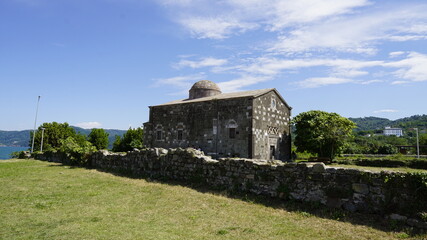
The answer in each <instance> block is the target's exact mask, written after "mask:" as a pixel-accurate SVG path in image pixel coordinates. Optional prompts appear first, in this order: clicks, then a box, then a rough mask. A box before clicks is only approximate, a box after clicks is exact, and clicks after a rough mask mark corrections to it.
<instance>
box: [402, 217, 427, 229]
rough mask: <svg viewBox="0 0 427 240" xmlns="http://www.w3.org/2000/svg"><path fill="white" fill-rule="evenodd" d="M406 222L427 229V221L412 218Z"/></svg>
mask: <svg viewBox="0 0 427 240" xmlns="http://www.w3.org/2000/svg"><path fill="white" fill-rule="evenodd" d="M406 224H408V225H409V226H412V227H416V228H421V229H427V223H426V222H422V221H418V220H416V219H413V218H410V219H408V221H406Z"/></svg>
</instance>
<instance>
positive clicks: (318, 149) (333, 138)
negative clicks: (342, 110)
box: [293, 110, 356, 159]
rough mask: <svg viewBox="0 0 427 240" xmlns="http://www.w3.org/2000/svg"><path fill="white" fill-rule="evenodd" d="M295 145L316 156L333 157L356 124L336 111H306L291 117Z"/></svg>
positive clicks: (350, 135) (300, 150)
mask: <svg viewBox="0 0 427 240" xmlns="http://www.w3.org/2000/svg"><path fill="white" fill-rule="evenodd" d="M293 123H294V124H295V128H296V130H295V134H296V137H295V146H296V147H297V150H298V151H299V152H304V151H307V152H310V153H313V154H317V156H318V157H326V158H330V159H333V158H334V157H335V156H336V155H337V154H338V153H339V152H340V150H341V148H342V147H343V146H344V144H345V143H346V140H347V139H348V138H350V137H352V129H353V128H355V127H356V124H355V123H353V122H352V121H350V120H349V119H347V118H344V117H341V116H340V115H338V114H337V113H328V112H324V111H318V110H313V111H308V112H303V113H300V114H298V116H296V117H295V118H294V119H293Z"/></svg>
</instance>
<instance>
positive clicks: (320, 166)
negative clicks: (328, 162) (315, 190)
mask: <svg viewBox="0 0 427 240" xmlns="http://www.w3.org/2000/svg"><path fill="white" fill-rule="evenodd" d="M311 171H312V172H314V173H324V172H326V166H325V164H324V163H316V164H314V165H313V168H312V169H311Z"/></svg>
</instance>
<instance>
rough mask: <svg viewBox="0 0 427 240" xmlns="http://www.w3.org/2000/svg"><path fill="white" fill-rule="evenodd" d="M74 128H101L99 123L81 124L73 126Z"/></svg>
mask: <svg viewBox="0 0 427 240" xmlns="http://www.w3.org/2000/svg"><path fill="white" fill-rule="evenodd" d="M74 125H75V126H76V127H81V128H84V129H92V128H99V127H101V126H102V124H101V123H99V122H81V123H76V124H74Z"/></svg>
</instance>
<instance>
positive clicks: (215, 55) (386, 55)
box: [0, 0, 427, 130]
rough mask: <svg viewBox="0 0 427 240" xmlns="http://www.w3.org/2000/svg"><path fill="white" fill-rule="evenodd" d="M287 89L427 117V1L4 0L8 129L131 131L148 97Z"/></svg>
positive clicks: (326, 103)
mask: <svg viewBox="0 0 427 240" xmlns="http://www.w3.org/2000/svg"><path fill="white" fill-rule="evenodd" d="M202 79H208V80H211V81H214V82H216V83H218V84H219V86H220V87H221V89H222V90H223V92H234V91H243V90H252V89H263V88H276V89H278V90H279V92H280V93H281V94H282V96H283V97H284V98H285V99H286V101H287V102H288V104H289V105H291V106H292V107H293V113H292V114H293V116H296V115H297V114H298V113H301V112H305V111H308V110H324V111H328V112H336V113H338V114H340V115H342V116H345V117H365V116H377V117H385V118H389V119H397V118H401V117H407V116H411V115H415V114H427V111H426V110H427V107H426V100H427V94H426V93H427V2H426V1H425V0H406V1H401V0H389V1H373V0H371V1H368V0H346V1H342V0H299V1H293V0H268V1H267V0H265V1H260V0H229V1H225V0H224V1H208V0H176V1H172V0H90V1H88V0H2V1H0V87H1V88H0V109H1V117H0V130H23V129H31V128H32V127H33V124H34V117H35V112H36V103H37V96H39V95H40V96H41V100H40V106H39V113H38V124H41V123H43V122H52V121H57V122H68V123H70V124H71V125H76V126H81V127H85V128H92V127H101V128H115V129H128V128H129V127H130V126H131V127H139V126H142V123H143V122H146V121H147V120H148V106H151V105H157V104H161V103H164V102H168V101H171V100H176V99H182V98H186V97H187V96H188V90H189V88H190V87H191V85H192V84H193V83H194V82H196V81H198V80H202Z"/></svg>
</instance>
